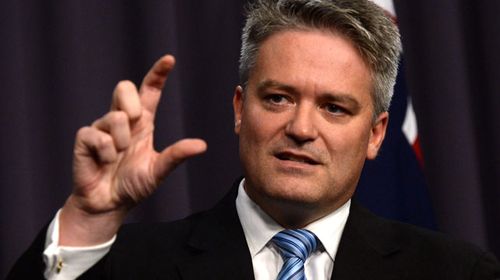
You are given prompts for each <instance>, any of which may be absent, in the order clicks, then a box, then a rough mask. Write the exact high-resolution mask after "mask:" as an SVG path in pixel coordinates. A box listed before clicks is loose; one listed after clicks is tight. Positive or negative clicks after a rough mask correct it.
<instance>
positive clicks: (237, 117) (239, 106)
mask: <svg viewBox="0 0 500 280" xmlns="http://www.w3.org/2000/svg"><path fill="white" fill-rule="evenodd" d="M243 94H244V93H243V88H242V87H241V86H237V87H236V88H235V89H234V96H233V110H234V132H235V133H236V134H240V127H241V116H242V113H243V98H244V96H243Z"/></svg>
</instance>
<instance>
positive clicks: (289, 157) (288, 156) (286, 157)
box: [275, 151, 320, 165]
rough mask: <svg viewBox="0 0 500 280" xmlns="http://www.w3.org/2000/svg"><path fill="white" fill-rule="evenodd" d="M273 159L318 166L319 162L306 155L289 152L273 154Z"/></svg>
mask: <svg viewBox="0 0 500 280" xmlns="http://www.w3.org/2000/svg"><path fill="white" fill-rule="evenodd" d="M275 157H276V158H278V159H279V160H283V161H291V162H298V163H304V164H310V165H318V164H320V162H319V161H317V160H315V159H314V158H313V157H312V156H309V155H307V154H301V153H295V152H289V151H285V152H278V153H276V154H275Z"/></svg>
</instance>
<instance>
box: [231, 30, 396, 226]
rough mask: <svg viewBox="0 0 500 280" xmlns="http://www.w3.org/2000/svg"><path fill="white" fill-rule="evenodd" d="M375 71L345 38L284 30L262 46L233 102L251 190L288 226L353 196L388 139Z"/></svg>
mask: <svg viewBox="0 0 500 280" xmlns="http://www.w3.org/2000/svg"><path fill="white" fill-rule="evenodd" d="M371 89H372V79H371V73H370V70H369V68H368V66H367V65H366V64H365V62H364V61H363V59H362V58H361V56H360V55H359V53H358V51H357V50H356V49H355V47H354V46H353V45H352V43H351V42H350V41H349V40H346V39H345V38H344V37H343V36H341V35H336V34H333V33H326V32H321V31H282V32H279V33H277V34H274V35H272V36H270V37H269V38H268V39H266V40H265V41H264V42H263V43H262V45H261V48H260V50H259V53H258V58H257V61H256V65H255V67H254V69H253V71H252V72H251V73H250V77H249V80H248V85H247V88H246V89H245V92H243V90H242V89H241V88H240V87H237V89H236V91H235V96H234V100H233V105H234V111H235V119H236V126H235V131H236V133H237V134H238V135H239V138H240V157H241V161H242V164H243V168H244V170H245V176H246V181H245V190H246V192H247V193H248V195H249V196H250V197H251V198H252V199H253V200H254V201H255V202H256V203H257V204H258V205H259V206H260V207H261V208H263V209H264V211H266V212H267V213H268V214H269V215H271V216H272V217H273V218H274V219H275V220H277V221H278V222H279V223H281V224H282V225H285V226H295V225H294V224H297V225H298V226H303V225H300V224H302V223H305V224H307V223H310V222H312V221H314V220H316V219H318V218H321V217H322V216H324V215H326V214H328V213H330V212H332V211H334V210H335V209H337V208H338V207H340V206H341V205H342V204H344V203H345V202H346V201H347V200H348V199H349V198H350V197H351V196H352V194H353V192H354V190H355V188H356V185H357V183H358V179H359V176H360V173H361V169H362V167H363V164H364V161H365V159H366V158H368V159H372V158H374V157H375V156H376V154H377V151H378V149H379V147H380V145H381V143H382V140H383V138H384V135H385V130H386V126H387V119H388V115H387V113H383V114H381V115H380V116H378V118H377V120H375V122H373V102H372V98H371V95H370V92H371Z"/></svg>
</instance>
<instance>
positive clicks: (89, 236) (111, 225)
mask: <svg viewBox="0 0 500 280" xmlns="http://www.w3.org/2000/svg"><path fill="white" fill-rule="evenodd" d="M126 214H127V210H126V209H117V210H112V211H106V212H101V213H92V212H89V211H86V210H84V209H83V208H82V207H80V206H79V203H78V202H77V200H76V199H75V197H74V196H73V195H70V197H69V198H68V199H67V200H66V203H65V204H64V206H63V208H62V209H61V213H60V216H59V244H58V245H59V246H72V247H83V246H93V245H97V244H101V243H105V242H107V241H109V240H111V239H112V238H113V236H114V235H115V234H116V233H117V232H118V229H119V228H120V226H121V224H122V223H123V220H124V219H125V216H126Z"/></svg>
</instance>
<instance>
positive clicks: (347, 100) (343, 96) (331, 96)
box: [257, 80, 361, 110]
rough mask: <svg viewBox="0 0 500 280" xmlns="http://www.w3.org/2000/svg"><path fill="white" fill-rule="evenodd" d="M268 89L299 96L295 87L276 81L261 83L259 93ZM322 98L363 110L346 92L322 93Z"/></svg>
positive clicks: (258, 86)
mask: <svg viewBox="0 0 500 280" xmlns="http://www.w3.org/2000/svg"><path fill="white" fill-rule="evenodd" d="M268 88H276V89H279V90H283V91H285V92H289V93H291V94H295V95H298V93H299V90H297V89H296V88H295V87H293V86H291V85H287V84H283V83H280V82H278V81H275V80H265V81H262V82H260V83H259V84H258V85H257V92H262V91H263V90H265V89H268ZM320 98H321V99H324V100H328V101H330V102H340V103H343V104H348V105H349V106H351V107H352V108H353V109H355V110H358V109H359V108H361V104H360V103H359V102H358V100H356V99H355V98H353V97H352V96H351V95H350V94H348V93H345V92H322V93H321V94H320Z"/></svg>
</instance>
